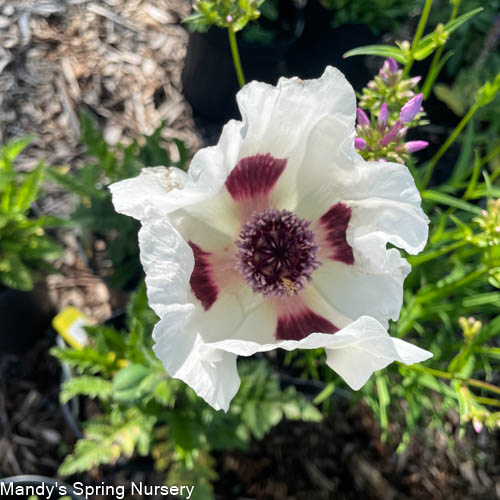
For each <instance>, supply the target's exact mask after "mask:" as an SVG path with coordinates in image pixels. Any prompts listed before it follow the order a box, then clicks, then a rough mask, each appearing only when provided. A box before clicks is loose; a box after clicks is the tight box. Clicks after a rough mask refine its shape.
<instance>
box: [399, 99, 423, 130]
mask: <svg viewBox="0 0 500 500" xmlns="http://www.w3.org/2000/svg"><path fill="white" fill-rule="evenodd" d="M423 97H424V96H423V94H417V95H416V96H415V97H412V98H411V99H410V100H409V101H408V102H407V103H406V104H405V105H404V106H403V107H402V108H401V113H400V114H399V121H400V122H401V123H410V122H411V121H412V120H413V118H415V116H417V113H418V112H419V111H420V108H421V107H422V99H423Z"/></svg>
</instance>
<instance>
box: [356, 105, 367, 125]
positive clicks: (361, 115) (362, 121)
mask: <svg viewBox="0 0 500 500" xmlns="http://www.w3.org/2000/svg"><path fill="white" fill-rule="evenodd" d="M356 118H357V120H358V125H361V126H365V125H367V126H368V125H370V120H369V119H368V117H367V116H366V113H365V112H364V111H363V110H362V109H361V108H357V109H356Z"/></svg>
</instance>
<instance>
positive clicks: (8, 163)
mask: <svg viewBox="0 0 500 500" xmlns="http://www.w3.org/2000/svg"><path fill="white" fill-rule="evenodd" d="M32 140H33V138H32V137H29V136H28V137H22V138H21V139H17V140H14V141H11V142H9V143H8V144H6V145H5V146H2V147H1V148H0V170H11V168H12V162H13V161H14V160H15V159H16V157H17V156H18V155H19V153H20V152H21V151H22V150H23V149H24V148H25V147H26V146H27V145H28V144H29V143H30V142H31V141H32Z"/></svg>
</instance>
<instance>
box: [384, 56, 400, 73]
mask: <svg viewBox="0 0 500 500" xmlns="http://www.w3.org/2000/svg"><path fill="white" fill-rule="evenodd" d="M383 68H384V69H385V70H386V71H387V70H388V71H389V73H396V71H397V70H398V63H397V62H396V60H395V59H394V58H392V57H388V58H387V59H386V60H385V61H384V66H383Z"/></svg>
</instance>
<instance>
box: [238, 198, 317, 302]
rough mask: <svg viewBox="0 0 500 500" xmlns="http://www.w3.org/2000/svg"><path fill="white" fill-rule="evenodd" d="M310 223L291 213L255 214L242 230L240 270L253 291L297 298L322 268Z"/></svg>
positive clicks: (267, 212)
mask: <svg viewBox="0 0 500 500" xmlns="http://www.w3.org/2000/svg"><path fill="white" fill-rule="evenodd" d="M310 224H311V222H310V221H307V220H304V219H300V218H299V217H297V216H296V215H295V214H293V213H292V212H289V211H288V210H276V209H274V208H269V209H267V210H264V211H262V212H254V213H253V214H252V218H251V219H250V220H249V221H248V222H247V223H245V224H243V226H242V227H241V232H240V235H239V239H238V240H237V241H236V246H237V247H238V258H239V264H238V270H239V271H240V272H241V273H242V274H243V276H244V277H245V280H246V282H247V283H248V284H249V285H250V287H251V288H252V290H253V291H254V292H256V293H262V294H263V295H274V296H278V297H283V296H286V295H296V294H297V293H299V292H300V291H301V290H302V289H303V288H304V287H305V286H306V284H307V283H308V282H309V281H310V280H311V275H312V273H313V271H314V270H315V269H316V268H317V267H318V266H319V262H318V261H317V260H316V254H317V252H318V249H319V248H318V247H317V246H316V245H315V244H314V234H313V232H312V231H311V230H309V229H308V228H309V225H310Z"/></svg>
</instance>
